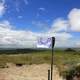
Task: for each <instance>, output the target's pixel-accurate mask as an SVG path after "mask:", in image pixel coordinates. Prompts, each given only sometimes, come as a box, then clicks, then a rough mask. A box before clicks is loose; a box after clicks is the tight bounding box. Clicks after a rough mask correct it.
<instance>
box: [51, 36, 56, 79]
mask: <svg viewBox="0 0 80 80" xmlns="http://www.w3.org/2000/svg"><path fill="white" fill-rule="evenodd" d="M54 44H55V38H54V37H52V56H51V80H53V55H54V54H53V51H54Z"/></svg>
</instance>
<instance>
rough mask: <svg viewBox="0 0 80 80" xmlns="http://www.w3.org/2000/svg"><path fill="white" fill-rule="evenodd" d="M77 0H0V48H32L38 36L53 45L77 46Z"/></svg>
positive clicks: (79, 16)
mask: <svg viewBox="0 0 80 80" xmlns="http://www.w3.org/2000/svg"><path fill="white" fill-rule="evenodd" d="M79 35H80V0H0V48H17V47H18V48H36V44H37V40H38V38H39V37H52V36H54V37H55V38H56V44H55V47H63V48H64V47H76V48H80V36H79Z"/></svg>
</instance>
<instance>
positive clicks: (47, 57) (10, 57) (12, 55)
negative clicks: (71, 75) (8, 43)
mask: <svg viewBox="0 0 80 80" xmlns="http://www.w3.org/2000/svg"><path fill="white" fill-rule="evenodd" d="M6 63H14V64H30V65H31V64H42V63H48V64H50V63H51V50H33V49H30V50H29V49H20V50H0V67H4V66H6ZM79 63H80V52H79V51H73V50H72V51H71V50H70V51H69V49H68V51H67V50H55V51H54V65H56V66H57V67H58V68H59V70H60V72H61V75H65V74H66V75H67V74H68V72H67V71H69V70H70V69H72V68H73V67H74V66H75V65H77V64H79Z"/></svg>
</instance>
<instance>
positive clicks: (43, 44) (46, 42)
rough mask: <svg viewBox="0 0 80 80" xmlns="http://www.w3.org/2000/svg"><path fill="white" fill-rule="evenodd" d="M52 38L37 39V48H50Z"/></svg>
mask: <svg viewBox="0 0 80 80" xmlns="http://www.w3.org/2000/svg"><path fill="white" fill-rule="evenodd" d="M51 44H52V38H51V37H50V38H42V37H41V38H39V39H38V42H37V48H51Z"/></svg>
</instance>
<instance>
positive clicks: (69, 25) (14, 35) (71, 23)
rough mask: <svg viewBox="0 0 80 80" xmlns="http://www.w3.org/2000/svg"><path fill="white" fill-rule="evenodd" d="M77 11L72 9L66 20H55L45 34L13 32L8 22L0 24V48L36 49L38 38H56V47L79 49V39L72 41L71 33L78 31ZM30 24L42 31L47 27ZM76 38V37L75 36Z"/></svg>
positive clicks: (37, 23)
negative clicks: (69, 31)
mask: <svg viewBox="0 0 80 80" xmlns="http://www.w3.org/2000/svg"><path fill="white" fill-rule="evenodd" d="M79 12H80V10H79V9H73V10H71V11H70V13H69V15H68V18H69V19H68V20H65V19H62V18H57V19H56V20H54V21H53V23H52V25H51V28H50V29H48V30H47V32H40V33H39V32H38V33H37V32H32V31H26V30H15V29H13V26H12V25H11V24H10V22H9V21H7V20H5V21H2V22H0V46H1V47H2V46H3V47H8V46H9V47H26V48H27V47H36V42H37V38H38V37H48V36H49V37H52V36H54V37H56V47H73V46H75V47H79V46H80V44H79V43H80V41H79V39H78V40H76V39H75V38H74V39H73V37H74V35H72V34H71V33H68V30H71V31H80V27H79V19H78V18H79V16H80V14H79ZM32 24H34V25H36V26H37V27H39V28H38V29H41V30H43V28H44V29H45V28H46V27H47V25H46V24H45V23H41V22H38V21H37V22H35V21H33V22H32ZM75 37H76V36H75Z"/></svg>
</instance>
